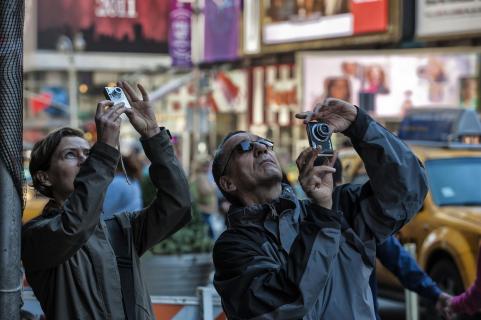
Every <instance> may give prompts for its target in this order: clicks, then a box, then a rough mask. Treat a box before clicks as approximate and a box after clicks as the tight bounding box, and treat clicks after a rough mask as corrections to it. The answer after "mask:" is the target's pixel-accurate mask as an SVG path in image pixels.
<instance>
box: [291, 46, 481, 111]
mask: <svg viewBox="0 0 481 320" xmlns="http://www.w3.org/2000/svg"><path fill="white" fill-rule="evenodd" d="M298 62H299V64H300V67H301V74H300V78H301V83H302V85H301V87H302V90H301V96H302V98H303V100H302V104H303V106H302V108H303V110H310V109H312V107H313V106H314V105H315V104H316V103H319V102H322V101H323V100H324V99H325V98H326V97H335V98H339V99H343V100H347V101H349V102H351V103H353V104H355V105H359V106H360V107H362V108H364V109H366V110H367V111H369V112H370V113H371V114H372V115H373V116H379V117H399V116H402V115H403V114H404V113H405V112H406V111H407V110H409V109H410V108H415V107H421V106H453V107H468V106H469V107H470V108H475V107H476V106H475V105H477V94H476V93H477V68H478V66H477V65H478V62H477V53H474V52H473V53H427V52H425V51H424V52H422V51H417V52H412V53H409V52H407V53H405V52H403V53H401V52H389V51H386V52H384V53H380V54H372V53H366V54H362V53H352V54H350V53H345V52H344V53H341V52H338V53H323V54H321V53H307V52H306V53H302V54H300V55H299V60H298ZM320 84H321V85H320ZM461 97H464V98H463V99H462V98H461Z"/></svg>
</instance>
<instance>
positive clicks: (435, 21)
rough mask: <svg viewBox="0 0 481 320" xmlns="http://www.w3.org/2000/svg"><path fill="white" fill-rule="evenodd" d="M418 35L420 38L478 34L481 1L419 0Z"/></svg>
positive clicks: (480, 28)
mask: <svg viewBox="0 0 481 320" xmlns="http://www.w3.org/2000/svg"><path fill="white" fill-rule="evenodd" d="M416 5H417V7H416V36H418V37H420V38H442V37H455V36H456V35H458V36H459V35H468V34H470V35H472V36H478V35H479V32H480V31H481V19H479V16H480V14H481V2H479V1H472V0H445V1H433V0H417V1H416Z"/></svg>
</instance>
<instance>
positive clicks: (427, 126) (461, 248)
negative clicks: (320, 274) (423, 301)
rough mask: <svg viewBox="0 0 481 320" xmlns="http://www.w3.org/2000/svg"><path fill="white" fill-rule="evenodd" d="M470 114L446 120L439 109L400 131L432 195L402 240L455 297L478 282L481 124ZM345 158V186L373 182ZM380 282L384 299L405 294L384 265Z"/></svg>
mask: <svg viewBox="0 0 481 320" xmlns="http://www.w3.org/2000/svg"><path fill="white" fill-rule="evenodd" d="M466 111H467V110H459V109H456V110H453V109H449V110H448V111H446V114H444V115H443V114H442V113H443V112H444V111H443V110H439V109H436V110H418V111H417V113H416V112H413V114H412V115H410V117H411V118H410V119H408V120H403V122H402V123H401V127H400V130H399V136H400V137H401V138H403V139H404V140H406V143H407V144H408V145H409V146H410V147H411V149H412V150H413V151H414V153H415V154H416V155H417V156H418V158H419V159H420V160H421V162H423V164H424V166H425V168H426V173H427V177H428V183H429V193H428V195H427V197H426V199H425V201H424V205H423V207H422V209H421V211H420V212H419V213H418V214H417V215H416V216H415V217H414V218H413V219H412V220H411V221H410V222H409V223H408V224H407V225H406V226H404V227H403V228H402V229H401V230H400V232H399V233H398V235H397V236H398V237H399V239H400V241H401V242H402V243H415V244H416V253H417V261H418V263H419V265H420V266H421V268H422V269H423V270H425V271H426V272H427V273H428V274H429V275H430V276H431V277H432V278H433V280H434V281H436V282H437V283H438V285H439V287H440V288H441V289H442V290H444V291H446V292H449V293H451V294H457V293H460V292H462V291H464V290H465V289H466V288H468V287H469V286H470V285H471V284H472V283H473V282H474V280H475V277H476V257H477V253H478V248H479V245H480V240H481V145H479V140H480V137H481V123H480V122H479V120H478V118H477V115H476V114H475V113H474V112H466ZM450 113H452V115H450V116H449V115H448V114H450ZM443 140H445V141H443ZM466 142H467V143H469V144H466ZM473 142H474V143H476V144H472V143H473ZM339 158H340V160H341V162H342V165H343V180H344V182H360V183H361V182H364V181H366V180H367V174H366V171H365V169H364V166H363V164H362V161H361V159H360V158H359V156H358V155H357V154H356V153H355V152H354V151H353V150H352V149H344V150H340V151H339ZM377 278H378V284H379V289H380V293H381V294H383V293H384V294H385V293H386V292H387V293H391V295H392V293H393V292H394V293H395V292H398V293H400V292H402V291H400V290H399V289H400V288H401V285H400V283H399V282H398V281H397V279H396V278H395V277H394V276H393V275H392V274H391V273H389V272H388V271H387V270H386V269H385V268H384V267H383V266H382V265H381V264H379V263H378V266H377ZM398 296H399V295H398Z"/></svg>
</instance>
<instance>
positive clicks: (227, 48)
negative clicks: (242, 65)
mask: <svg viewBox="0 0 481 320" xmlns="http://www.w3.org/2000/svg"><path fill="white" fill-rule="evenodd" d="M240 12H241V1H240V0H205V8H204V15H205V39H204V61H205V62H214V61H225V60H235V59H237V58H238V56H239V19H240Z"/></svg>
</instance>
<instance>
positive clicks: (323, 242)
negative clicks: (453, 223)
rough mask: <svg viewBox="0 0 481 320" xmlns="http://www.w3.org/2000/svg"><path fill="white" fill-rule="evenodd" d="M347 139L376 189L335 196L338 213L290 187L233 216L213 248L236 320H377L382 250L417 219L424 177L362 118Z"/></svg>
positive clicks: (396, 143)
mask: <svg viewBox="0 0 481 320" xmlns="http://www.w3.org/2000/svg"><path fill="white" fill-rule="evenodd" d="M344 133H345V134H346V135H347V136H348V137H350V138H351V141H352V143H353V145H354V148H355V149H356V151H357V152H358V153H359V155H360V156H361V158H362V159H363V161H364V164H365V166H366V170H367V173H368V175H369V178H370V183H366V184H364V185H351V184H347V185H342V186H339V187H337V188H336V189H335V190H334V193H333V208H332V210H327V209H325V208H322V207H320V206H317V205H315V204H313V203H311V202H310V201H300V200H299V199H298V198H297V197H296V196H295V195H294V194H293V192H292V190H291V189H290V188H289V187H287V186H284V188H283V192H282V194H281V196H280V198H279V199H277V200H276V201H274V202H272V203H269V204H259V205H254V206H250V207H243V208H240V207H237V208H236V207H233V208H231V210H230V212H229V214H228V229H227V231H225V232H224V233H223V234H222V235H221V237H220V238H219V240H218V241H217V242H216V244H215V247H214V263H215V270H216V273H215V278H214V285H215V287H216V289H217V291H218V292H219V294H220V296H221V298H222V303H223V307H224V310H225V312H226V314H227V317H228V318H229V319H230V320H234V319H316V320H318V319H328V320H331V319H336V320H352V319H375V313H374V308H373V299H372V293H371V290H370V287H369V276H370V275H371V272H372V269H373V266H374V263H375V257H376V242H381V241H383V240H384V239H385V238H386V237H388V236H390V235H391V234H393V233H394V232H396V231H397V230H399V228H401V227H402V226H403V225H404V224H406V223H407V222H408V221H409V219H411V218H412V217H413V216H414V215H415V214H416V213H417V212H418V210H419V209H420V207H421V205H422V203H423V200H424V197H425V196H426V192H427V184H426V177H425V173H424V169H423V168H422V166H421V164H420V163H419V161H418V159H417V158H416V157H415V156H414V154H413V153H412V152H411V151H410V150H409V148H408V147H407V146H406V145H405V144H404V143H403V142H401V141H400V140H399V139H398V138H396V137H395V136H394V135H392V134H391V133H389V132H388V131H387V130H386V129H384V128H383V127H382V126H380V125H379V124H378V123H376V122H375V121H374V120H372V119H371V118H370V117H369V116H368V115H367V114H366V113H364V112H363V111H362V110H359V113H358V116H357V119H356V121H355V122H354V123H353V124H352V125H351V126H350V127H349V128H348V129H347V130H346V132H344Z"/></svg>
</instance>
